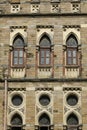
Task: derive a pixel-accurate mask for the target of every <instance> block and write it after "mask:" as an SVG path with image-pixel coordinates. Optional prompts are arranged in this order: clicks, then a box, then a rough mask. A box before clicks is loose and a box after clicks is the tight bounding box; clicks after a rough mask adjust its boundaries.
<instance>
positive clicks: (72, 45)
mask: <svg viewBox="0 0 87 130" xmlns="http://www.w3.org/2000/svg"><path fill="white" fill-rule="evenodd" d="M66 46H67V53H66V56H67V58H66V59H67V65H77V64H78V58H77V57H78V54H77V51H78V42H77V39H76V37H75V36H74V35H72V34H71V35H70V36H69V37H68V39H67V41H66Z"/></svg>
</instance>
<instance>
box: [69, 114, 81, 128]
mask: <svg viewBox="0 0 87 130" xmlns="http://www.w3.org/2000/svg"><path fill="white" fill-rule="evenodd" d="M78 123H79V122H78V118H77V117H76V115H74V114H70V115H69V116H68V118H67V124H68V125H72V126H73V125H74V126H75V125H78Z"/></svg>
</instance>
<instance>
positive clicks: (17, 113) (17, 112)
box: [8, 110, 25, 125]
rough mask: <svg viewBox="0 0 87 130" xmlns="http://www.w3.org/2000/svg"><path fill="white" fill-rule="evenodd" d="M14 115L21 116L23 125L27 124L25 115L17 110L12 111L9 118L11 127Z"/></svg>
mask: <svg viewBox="0 0 87 130" xmlns="http://www.w3.org/2000/svg"><path fill="white" fill-rule="evenodd" d="M14 115H19V116H20V117H21V118H22V124H24V123H25V121H24V120H25V118H24V115H23V114H22V113H21V112H20V111H17V110H15V111H12V112H11V113H10V115H9V116H8V124H9V125H11V119H12V117H13V116H14Z"/></svg>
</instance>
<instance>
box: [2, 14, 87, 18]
mask: <svg viewBox="0 0 87 130" xmlns="http://www.w3.org/2000/svg"><path fill="white" fill-rule="evenodd" d="M58 16H61V17H62V16H66V17H68V16H69V17H72V16H76V17H80V16H86V17H87V13H42V14H41V13H30V14H23V13H22V14H0V17H1V18H2V17H58Z"/></svg>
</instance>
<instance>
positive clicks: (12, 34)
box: [10, 26, 27, 46]
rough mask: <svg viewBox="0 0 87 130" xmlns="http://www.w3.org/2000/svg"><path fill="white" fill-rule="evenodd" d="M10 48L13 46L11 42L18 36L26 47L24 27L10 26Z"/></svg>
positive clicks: (25, 28)
mask: <svg viewBox="0 0 87 130" xmlns="http://www.w3.org/2000/svg"><path fill="white" fill-rule="evenodd" d="M10 30H11V31H10V46H12V45H13V40H14V39H15V37H16V36H17V35H18V34H19V35H20V36H21V37H22V38H23V40H24V43H25V45H27V31H26V30H27V27H26V26H11V27H10Z"/></svg>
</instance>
